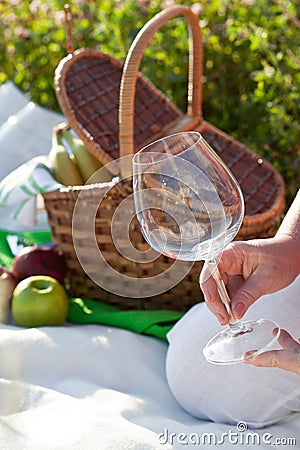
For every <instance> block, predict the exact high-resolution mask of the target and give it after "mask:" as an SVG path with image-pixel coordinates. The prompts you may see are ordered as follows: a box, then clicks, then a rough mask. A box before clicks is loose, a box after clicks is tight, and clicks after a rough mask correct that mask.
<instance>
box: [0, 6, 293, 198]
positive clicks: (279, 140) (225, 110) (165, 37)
mask: <svg viewBox="0 0 300 450" xmlns="http://www.w3.org/2000/svg"><path fill="white" fill-rule="evenodd" d="M64 3H65V2H64V1H60V0H48V1H46V0H32V1H28V0H25V1H21V0H10V1H9V0H4V1H2V2H1V3H0V84H1V83H4V82H5V81H7V80H8V79H11V80H12V81H13V82H14V83H15V84H16V85H17V86H18V87H19V88H20V89H21V90H22V91H23V92H24V93H26V94H27V95H28V96H29V97H30V98H31V99H32V100H33V101H35V102H36V103H38V104H40V105H42V106H45V107H47V108H51V109H54V110H58V111H59V107H58V104H57V101H56V98H55V93H54V89H53V74H54V70H55V68H56V66H57V64H58V63H59V61H60V59H62V58H63V57H64V56H65V54H66V37H65V36H66V34H65V26H64V13H63V6H64ZM174 3H182V4H185V5H187V6H191V7H192V9H193V10H194V12H195V13H197V14H198V16H199V20H200V24H201V27H202V32H203V39H204V42H203V44H204V77H203V113H204V117H205V119H206V120H208V121H209V122H211V123H213V124H215V125H216V126H217V127H218V128H220V129H223V130H224V131H226V132H228V133H229V134H231V135H232V136H234V137H236V138H237V139H239V140H240V141H241V142H243V143H245V144H246V145H247V146H249V147H250V148H252V149H253V150H254V151H256V152H257V153H259V154H260V155H262V156H263V157H265V158H266V159H268V160H269V161H271V162H272V163H273V164H274V166H275V167H276V168H277V169H278V170H279V171H280V172H281V174H282V175H283V177H284V180H285V182H286V187H287V201H288V204H289V203H290V202H291V200H292V198H293V196H294V195H295V192H296V191H297V189H298V188H299V184H300V183H299V182H300V174H299V172H300V171H299V155H300V120H299V118H300V45H299V43H300V4H299V2H298V1H297V0H202V1H201V2H199V3H197V2H193V1H190V0H182V1H181V2H178V1H172V0H165V1H161V0H151V1H150V0H97V1H83V0H73V1H72V2H70V5H71V7H72V10H73V39H74V44H75V48H79V47H92V48H96V49H100V50H102V51H103V52H107V53H110V54H112V55H114V56H116V57H117V58H119V59H124V58H125V56H126V54H127V51H128V48H129V46H130V44H131V42H132V40H133V39H134V37H135V35H136V33H137V32H138V31H139V30H140V28H141V27H142V26H143V25H144V24H145V23H146V22H147V21H148V20H149V19H150V18H151V17H152V16H153V15H154V14H155V13H157V12H159V11H160V10H161V9H162V8H164V7H166V6H168V5H171V4H174ZM187 58H188V42H187V27H186V23H185V21H184V19H183V18H181V17H178V18H176V19H174V20H173V21H171V22H169V23H168V24H167V25H166V26H165V27H163V29H162V30H161V31H160V32H159V33H157V35H156V36H155V38H154V39H153V40H152V42H151V45H150V46H149V47H148V49H147V51H146V53H145V56H144V58H143V61H142V67H141V69H142V72H143V73H144V75H146V77H148V78H149V79H150V80H151V81H152V82H153V83H154V84H155V85H156V86H158V87H159V88H160V89H161V90H162V91H163V92H165V93H166V94H167V95H168V96H169V97H170V98H171V99H172V101H173V102H174V103H175V104H176V105H177V106H179V108H181V109H182V110H185V102H186V85H187V82H186V77H187Z"/></svg>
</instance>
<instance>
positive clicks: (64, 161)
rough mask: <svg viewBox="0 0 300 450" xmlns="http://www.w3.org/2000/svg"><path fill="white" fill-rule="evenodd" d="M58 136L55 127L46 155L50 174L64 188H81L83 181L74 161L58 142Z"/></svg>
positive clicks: (57, 130)
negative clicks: (50, 145)
mask: <svg viewBox="0 0 300 450" xmlns="http://www.w3.org/2000/svg"><path fill="white" fill-rule="evenodd" d="M59 134H60V131H59V129H58V128H56V127H55V128H54V129H53V133H52V147H51V150H50V152H49V155H48V159H49V163H50V167H51V170H52V174H53V176H54V178H55V179H56V180H57V181H58V182H59V183H61V184H63V185H64V186H81V185H83V179H82V176H81V174H80V172H79V170H78V167H77V164H76V161H75V159H74V158H73V157H72V156H71V155H69V153H68V152H67V150H66V149H65V147H64V146H63V145H62V143H61V142H60V136H59Z"/></svg>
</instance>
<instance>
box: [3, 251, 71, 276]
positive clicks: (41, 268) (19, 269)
mask: <svg viewBox="0 0 300 450" xmlns="http://www.w3.org/2000/svg"><path fill="white" fill-rule="evenodd" d="M11 272H12V274H13V275H14V276H15V278H16V279H17V281H18V282H19V281H21V280H24V279H25V278H27V277H30V276H32V275H48V276H49V277H53V278H55V279H56V280H57V281H58V282H59V283H60V284H64V280H65V277H66V274H67V270H66V266H65V263H64V260H63V258H62V257H61V256H60V255H59V254H58V253H57V252H56V251H55V250H53V249H52V248H50V247H36V246H29V247H24V248H23V249H22V250H21V251H20V253H19V254H18V255H17V256H15V258H14V260H13V263H12V268H11Z"/></svg>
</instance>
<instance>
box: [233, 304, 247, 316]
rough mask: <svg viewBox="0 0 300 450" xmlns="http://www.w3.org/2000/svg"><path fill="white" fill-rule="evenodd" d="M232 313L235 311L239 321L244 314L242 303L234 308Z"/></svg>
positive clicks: (244, 308) (244, 307)
mask: <svg viewBox="0 0 300 450" xmlns="http://www.w3.org/2000/svg"><path fill="white" fill-rule="evenodd" d="M234 311H235V313H236V315H237V317H238V318H239V319H240V318H241V317H242V315H243V314H244V312H245V311H246V306H245V305H244V303H241V302H239V303H238V304H237V305H236V306H235V308H234Z"/></svg>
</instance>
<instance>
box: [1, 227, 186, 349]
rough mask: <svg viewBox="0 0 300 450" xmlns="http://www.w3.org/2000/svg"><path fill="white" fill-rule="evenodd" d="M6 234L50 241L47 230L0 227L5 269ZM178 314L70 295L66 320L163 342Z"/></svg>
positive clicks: (31, 240) (8, 257)
mask: <svg viewBox="0 0 300 450" xmlns="http://www.w3.org/2000/svg"><path fill="white" fill-rule="evenodd" d="M8 235H10V236H17V237H18V240H19V241H20V243H23V244H24V245H34V244H43V243H48V242H50V241H51V233H50V231H47V230H46V231H25V232H21V233H17V232H10V231H7V230H1V229H0V264H2V265H4V266H5V267H7V268H10V266H11V263H12V261H13V258H14V256H13V254H12V252H11V250H10V247H9V244H8V242H7V236H8ZM182 316H183V313H182V312H179V311H169V310H134V311H132V310H129V311H123V310H120V309H118V308H116V307H114V306H111V305H108V304H106V303H103V302H99V301H96V300H86V299H82V298H71V299H70V300H69V312H68V317H67V321H68V322H72V323H77V324H101V325H108V326H113V327H119V328H125V329H127V330H131V331H134V332H135V333H139V334H146V335H149V336H155V337H157V338H159V339H162V340H164V341H166V340H167V338H166V336H167V333H168V332H169V331H170V330H171V328H172V327H173V326H174V325H175V323H176V322H177V321H178V320H179V319H180V318H181V317H182Z"/></svg>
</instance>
